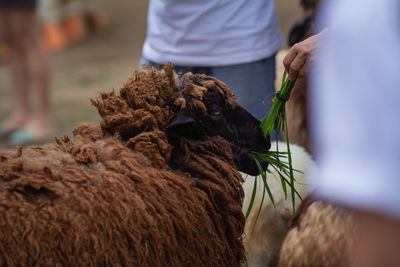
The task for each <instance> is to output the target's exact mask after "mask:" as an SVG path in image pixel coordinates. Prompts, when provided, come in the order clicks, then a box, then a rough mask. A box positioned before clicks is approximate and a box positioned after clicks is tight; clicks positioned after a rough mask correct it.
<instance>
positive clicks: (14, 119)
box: [0, 114, 28, 135]
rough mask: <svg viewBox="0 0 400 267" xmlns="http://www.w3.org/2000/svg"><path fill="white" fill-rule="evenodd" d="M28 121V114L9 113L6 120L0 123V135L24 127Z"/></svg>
mask: <svg viewBox="0 0 400 267" xmlns="http://www.w3.org/2000/svg"><path fill="white" fill-rule="evenodd" d="M27 121H28V116H25V115H23V114H14V115H11V117H9V118H8V119H7V120H5V121H4V123H2V124H1V125H0V135H3V134H9V133H12V132H14V131H17V130H19V129H22V128H24V127H25V124H26V123H27Z"/></svg>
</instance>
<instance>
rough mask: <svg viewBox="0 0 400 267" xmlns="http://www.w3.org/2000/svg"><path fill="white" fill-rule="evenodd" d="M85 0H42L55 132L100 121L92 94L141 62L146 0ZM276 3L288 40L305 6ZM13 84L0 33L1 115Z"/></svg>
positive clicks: (284, 0)
mask: <svg viewBox="0 0 400 267" xmlns="http://www.w3.org/2000/svg"><path fill="white" fill-rule="evenodd" d="M55 1H59V2H58V3H57V4H54V2H55ZM85 1H87V0H81V1H72V2H75V4H73V5H69V6H68V7H65V6H64V3H63V2H66V1H62V0H41V1H40V5H41V6H40V13H39V14H40V17H41V20H42V23H43V27H42V28H43V29H42V30H43V40H44V43H45V46H46V51H47V53H48V54H49V61H50V62H49V65H50V73H51V87H50V88H51V101H50V103H51V113H52V118H53V121H54V124H55V129H56V132H55V134H54V135H53V136H57V135H61V134H64V133H65V134H68V135H70V134H71V131H72V129H73V127H74V125H76V124H77V123H79V122H82V121H99V116H98V114H97V110H96V109H95V108H94V107H93V106H91V104H90V101H89V99H90V98H95V97H97V96H98V94H99V92H101V91H107V90H110V89H113V88H115V89H116V90H117V89H119V88H120V87H121V85H122V84H123V83H124V82H125V81H126V80H127V79H128V78H129V77H130V76H131V75H132V73H133V72H134V70H135V69H136V68H137V67H138V65H139V59H140V56H141V49H142V44H143V41H144V38H145V34H146V15H147V7H148V1H146V0H134V1H132V0H130V1H129V0H113V1H109V0H91V1H90V2H91V3H90V4H85ZM79 2H83V3H79ZM276 8H277V12H278V16H279V23H280V29H281V32H282V36H283V39H284V43H285V45H286V46H287V36H288V32H289V30H290V28H291V27H292V26H293V24H294V22H295V21H296V20H298V19H299V18H300V17H302V15H303V9H302V8H301V6H300V1H294V0H277V1H276ZM284 54H285V47H284V48H283V49H282V51H281V52H280V53H278V56H277V83H279V80H280V77H281V75H282V72H283V66H282V59H283V55H284ZM12 88H13V86H12V81H11V78H10V68H9V51H8V48H7V47H6V46H5V45H4V44H3V43H2V40H1V39H0V121H2V120H4V119H5V118H6V117H7V116H8V115H9V114H10V111H11V108H12V105H13V102H12V97H13V90H12ZM51 140H52V138H51V137H49V138H44V139H43V140H36V141H35V143H45V142H48V141H51ZM9 146H10V144H9V142H8V141H7V139H5V138H2V139H1V140H0V147H9Z"/></svg>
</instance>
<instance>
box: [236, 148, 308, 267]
mask: <svg viewBox="0 0 400 267" xmlns="http://www.w3.org/2000/svg"><path fill="white" fill-rule="evenodd" d="M271 148H272V149H274V148H276V143H275V142H274V143H273V144H272V145H271ZM278 148H279V151H287V147H286V144H285V143H283V142H278ZM290 150H291V153H292V159H293V168H294V169H296V170H299V171H301V172H296V171H295V172H294V174H295V179H296V184H295V188H296V190H297V191H298V192H299V194H300V195H301V196H303V197H305V196H307V195H308V193H309V192H310V191H311V190H312V187H311V185H310V184H309V183H308V180H307V175H308V170H309V169H311V168H312V167H313V166H314V162H313V160H312V159H311V157H310V155H309V154H308V153H307V152H306V151H305V150H304V148H302V147H300V146H297V145H294V144H291V145H290ZM268 169H269V170H270V171H271V173H270V174H267V181H268V185H269V186H270V188H271V192H272V195H273V197H274V200H275V207H273V205H272V203H271V201H270V200H269V199H268V196H266V198H265V200H264V203H263V206H262V209H261V211H260V215H259V218H258V220H257V222H256V217H257V213H258V208H259V205H260V203H261V197H262V190H261V186H260V187H258V191H257V195H256V199H255V202H254V203H255V204H254V206H253V209H252V211H251V213H250V216H249V217H248V220H247V221H246V225H245V235H244V245H245V250H246V254H247V259H248V266H249V267H257V266H263V267H265V266H271V267H272V266H274V267H275V266H277V263H278V260H279V252H280V248H281V245H282V242H283V240H284V238H285V237H286V234H287V232H288V221H289V219H290V218H291V217H292V216H293V210H292V200H291V196H290V193H289V195H288V198H287V199H285V196H284V193H283V189H282V184H281V181H280V178H279V175H278V174H277V172H276V171H275V170H274V169H273V168H272V167H269V168H268ZM244 177H246V175H244ZM254 179H255V177H252V176H247V177H246V180H245V183H244V185H243V189H244V191H245V199H244V204H243V212H244V213H246V211H247V208H248V206H249V203H250V199H251V195H252V191H253V185H254ZM256 179H258V185H262V183H263V182H262V180H261V178H260V177H258V178H256ZM300 202H301V201H300V199H299V198H298V197H297V196H296V199H295V204H296V207H297V206H298V205H299V204H300Z"/></svg>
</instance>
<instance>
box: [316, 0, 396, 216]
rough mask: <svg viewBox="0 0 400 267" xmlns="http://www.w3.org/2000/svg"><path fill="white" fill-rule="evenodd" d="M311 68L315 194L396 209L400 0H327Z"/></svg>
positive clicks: (391, 212)
mask: <svg viewBox="0 0 400 267" xmlns="http://www.w3.org/2000/svg"><path fill="white" fill-rule="evenodd" d="M320 17H321V18H324V19H326V20H327V23H328V25H334V26H333V28H332V29H330V30H329V31H328V33H327V36H325V38H324V39H323V40H322V43H321V44H320V50H319V51H318V53H317V63H316V64H315V66H314V71H313V75H312V81H311V82H312V91H311V103H312V108H311V115H312V122H313V125H314V127H313V133H314V137H315V141H316V143H315V147H316V149H317V151H316V161H317V165H318V169H317V170H315V172H314V175H313V178H314V182H315V185H316V187H317V194H318V195H319V196H322V197H324V198H326V199H329V200H332V201H335V202H339V203H342V204H345V205H349V206H353V207H356V208H360V209H367V210H372V211H378V212H383V213H385V214H388V215H392V216H397V217H400V117H399V116H400V2H399V1H398V0H379V1H377V0H334V1H331V4H327V6H326V7H325V8H324V9H323V10H322V13H321V16H320Z"/></svg>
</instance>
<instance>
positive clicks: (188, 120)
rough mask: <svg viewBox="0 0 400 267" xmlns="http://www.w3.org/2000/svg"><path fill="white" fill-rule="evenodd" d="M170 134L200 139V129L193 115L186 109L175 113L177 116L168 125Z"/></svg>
mask: <svg viewBox="0 0 400 267" xmlns="http://www.w3.org/2000/svg"><path fill="white" fill-rule="evenodd" d="M167 131H168V133H169V134H170V135H176V136H184V137H186V138H189V139H193V138H194V139H198V138H200V137H199V134H200V131H198V129H197V124H196V121H195V119H194V118H193V115H192V114H190V112H188V111H186V110H180V111H178V112H176V113H175V117H174V118H173V119H172V121H171V123H170V124H169V125H168V127H167Z"/></svg>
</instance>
